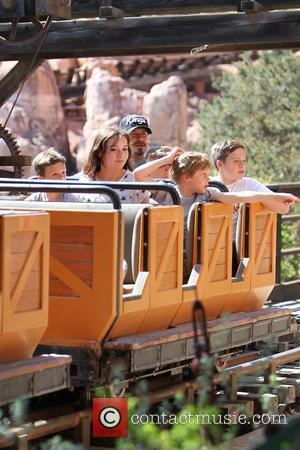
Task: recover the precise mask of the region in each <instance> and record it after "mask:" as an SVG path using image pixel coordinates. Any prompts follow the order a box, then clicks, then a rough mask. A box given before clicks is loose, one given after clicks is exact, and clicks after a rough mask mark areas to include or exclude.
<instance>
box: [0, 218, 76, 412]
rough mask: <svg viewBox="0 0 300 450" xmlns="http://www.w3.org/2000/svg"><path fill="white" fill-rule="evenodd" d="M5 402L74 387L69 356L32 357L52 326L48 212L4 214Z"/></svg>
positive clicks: (1, 342)
mask: <svg viewBox="0 0 300 450" xmlns="http://www.w3.org/2000/svg"><path fill="white" fill-rule="evenodd" d="M0 248H1V250H0V252H1V266H0V267H1V269H0V277H1V303H0V315H1V328H0V361H1V364H0V405H2V404H5V403H8V402H10V401H13V400H15V399H17V398H18V397H20V396H22V395H26V396H28V397H33V396H39V395H42V394H45V393H49V392H53V391H56V390H59V389H63V388H66V387H68V386H70V375H69V372H70V370H69V369H70V362H71V357H70V356H59V355H56V356H54V355H52V356H51V355H45V356H40V357H35V358H32V354H33V352H34V350H35V349H36V347H37V345H38V343H39V342H40V340H41V338H42V336H43V334H44V332H45V330H46V328H47V325H48V277H49V275H48V274H49V215H48V214H47V213H45V212H44V213H36V212H32V211H22V212H17V211H1V212H0Z"/></svg>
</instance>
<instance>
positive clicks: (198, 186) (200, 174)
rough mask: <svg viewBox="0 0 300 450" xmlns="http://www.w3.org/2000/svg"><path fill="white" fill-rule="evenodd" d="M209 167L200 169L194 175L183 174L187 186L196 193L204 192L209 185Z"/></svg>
mask: <svg viewBox="0 0 300 450" xmlns="http://www.w3.org/2000/svg"><path fill="white" fill-rule="evenodd" d="M208 181H209V169H208V168H207V169H198V170H197V171H196V172H195V173H194V175H192V176H190V175H183V183H184V185H185V188H188V189H189V190H190V191H191V192H194V193H196V194H204V193H205V192H206V190H207V187H208Z"/></svg>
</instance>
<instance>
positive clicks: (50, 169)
mask: <svg viewBox="0 0 300 450" xmlns="http://www.w3.org/2000/svg"><path fill="white" fill-rule="evenodd" d="M66 175H67V171H66V165H65V163H63V162H61V161H58V162H56V163H54V164H50V165H49V166H46V167H45V170H44V175H41V176H40V177H39V178H45V179H47V180H65V179H66Z"/></svg>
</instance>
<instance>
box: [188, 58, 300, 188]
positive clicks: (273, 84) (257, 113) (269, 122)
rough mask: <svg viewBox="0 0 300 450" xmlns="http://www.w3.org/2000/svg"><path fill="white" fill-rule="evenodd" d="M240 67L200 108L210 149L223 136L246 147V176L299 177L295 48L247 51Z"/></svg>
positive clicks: (205, 146) (299, 78) (299, 61)
mask: <svg viewBox="0 0 300 450" xmlns="http://www.w3.org/2000/svg"><path fill="white" fill-rule="evenodd" d="M236 67H237V69H238V70H237V72H236V73H228V72H224V73H223V75H222V76H221V77H219V78H216V79H215V80H214V82H213V86H214V88H216V89H217V90H218V91H219V95H216V96H215V98H214V99H213V101H212V103H208V102H205V103H204V104H203V107H202V109H201V111H200V113H199V121H200V125H201V130H202V132H201V135H202V138H201V141H200V143H199V146H197V148H196V149H198V150H200V151H206V152H208V153H209V149H210V147H211V145H212V144H214V143H215V142H217V141H219V140H223V139H237V140H239V141H241V142H243V143H244V144H246V146H247V148H248V163H249V164H248V170H247V175H249V176H252V177H255V178H258V179H260V180H261V181H263V182H265V183H267V182H283V181H285V182H288V181H298V179H299V166H300V151H299V142H300V57H299V56H297V55H296V54H295V53H293V52H292V51H284V50H282V51H281V50H278V51H264V52H259V53H258V58H257V60H253V59H252V57H251V54H249V53H245V54H244V55H243V56H242V60H241V61H240V62H238V63H236Z"/></svg>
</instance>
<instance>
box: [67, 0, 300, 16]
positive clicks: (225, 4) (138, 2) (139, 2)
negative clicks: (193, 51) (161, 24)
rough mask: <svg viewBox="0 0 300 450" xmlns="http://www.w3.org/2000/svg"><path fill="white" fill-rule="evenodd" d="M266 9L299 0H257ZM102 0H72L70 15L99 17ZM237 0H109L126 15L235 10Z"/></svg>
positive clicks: (289, 5)
mask: <svg viewBox="0 0 300 450" xmlns="http://www.w3.org/2000/svg"><path fill="white" fill-rule="evenodd" d="M258 2H259V3H260V4H261V5H262V7H263V8H264V9H266V10H275V9H290V8H300V0H291V1H290V0H284V1H282V0H258ZM101 3H103V0H102V2H101V0H73V1H72V17H74V18H80V17H99V7H100V5H101ZM239 3H240V2H239V1H238V0H168V1H162V0H111V6H112V7H114V8H118V9H120V10H122V11H123V12H124V13H125V14H126V15H127V16H141V15H147V14H148V15H149V14H155V15H162V14H189V13H190V14H197V13H200V12H214V13H217V12H228V11H237V9H238V7H239Z"/></svg>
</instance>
